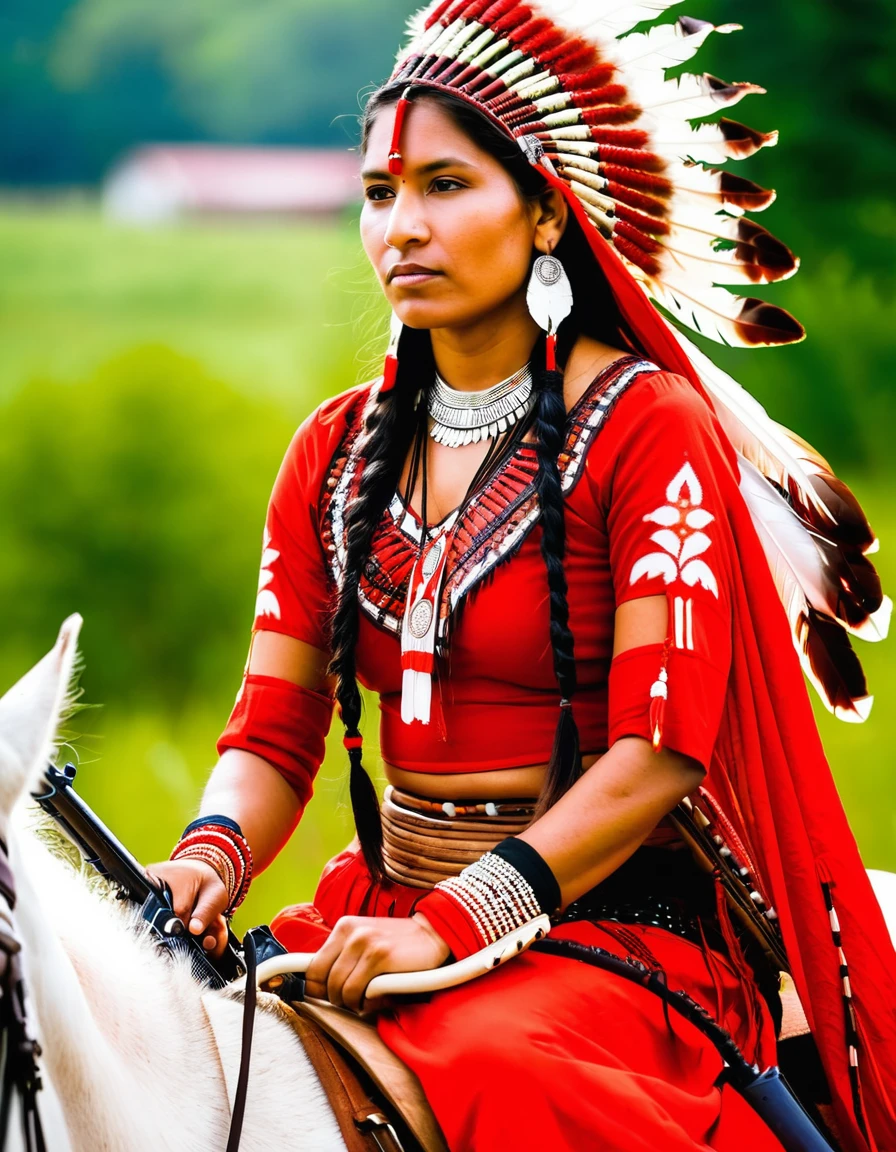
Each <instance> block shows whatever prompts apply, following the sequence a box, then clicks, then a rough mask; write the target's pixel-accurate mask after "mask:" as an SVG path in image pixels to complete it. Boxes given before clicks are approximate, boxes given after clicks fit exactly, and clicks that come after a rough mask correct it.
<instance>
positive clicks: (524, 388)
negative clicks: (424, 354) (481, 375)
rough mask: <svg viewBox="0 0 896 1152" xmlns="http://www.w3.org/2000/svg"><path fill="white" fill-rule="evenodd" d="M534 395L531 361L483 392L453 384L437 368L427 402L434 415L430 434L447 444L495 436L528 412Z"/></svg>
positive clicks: (466, 442) (439, 441)
mask: <svg viewBox="0 0 896 1152" xmlns="http://www.w3.org/2000/svg"><path fill="white" fill-rule="evenodd" d="M532 396H533V388H532V369H531V368H530V367H529V365H528V364H524V365H523V366H522V368H520V369H519V370H518V371H516V372H514V374H513V375H512V376H508V377H507V379H506V380H502V381H500V383H498V384H493V385H492V386H491V388H484V389H483V390H482V391H481V392H462V391H460V390H458V389H457V388H452V387H451V385H450V384H448V383H447V382H446V381H445V380H443V379H442V377H441V376H440V375H439V374H438V372H436V380H435V384H434V385H433V387H432V389H431V391H430V393H429V400H428V404H427V408H428V410H429V414H430V416H431V417H432V419H433V425H432V427H431V428H430V430H429V434H430V436H431V437H432V438H433V440H435V441H436V442H437V443H439V444H444V445H445V447H446V448H459V447H461V445H463V444H471V443H477V442H478V441H480V440H493V439H494V438H495V437H496V436H499V435H500V434H501V433H502V432H506V431H507V429H508V428H512V427H513V425H514V424H516V422H517V420H521V419H522V418H523V417H524V416H525V415H526V414H527V412H528V411H529V409H530V408H531V406H532Z"/></svg>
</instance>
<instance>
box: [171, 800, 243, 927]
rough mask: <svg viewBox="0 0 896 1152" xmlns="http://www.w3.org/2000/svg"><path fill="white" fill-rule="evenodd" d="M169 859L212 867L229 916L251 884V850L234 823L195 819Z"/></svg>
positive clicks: (213, 819) (216, 818)
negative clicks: (223, 891)
mask: <svg viewBox="0 0 896 1152" xmlns="http://www.w3.org/2000/svg"><path fill="white" fill-rule="evenodd" d="M225 819H226V818H225ZM171 859H172V860H202V861H203V862H204V863H206V864H209V865H211V867H212V868H214V870H215V871H216V872H217V873H218V875H219V876H220V877H221V880H222V882H223V884H224V886H225V888H226V889H227V910H226V911H227V915H228V916H229V915H230V914H231V913H232V912H234V911H235V910H236V909H237V908H239V906H240V904H242V902H243V901H244V900H245V898H246V894H247V892H248V891H249V885H250V884H251V882H252V851H251V849H250V848H249V844H248V842H247V840H246V838H245V836H243V834H242V832H241V831H240V828H239V825H238V824H237V823H236V822H235V821H233V820H229V819H227V821H226V823H224V822H223V821H222V822H219V818H218V817H212V818H211V819H206V820H204V821H197V820H194V821H193V823H192V824H190V825H189V826H188V829H187V831H186V832H185V833H184V835H183V836H182V837H181V839H180V840H179V841H178V842H177V844H176V845H175V846H174V851H173V852H172V853H171Z"/></svg>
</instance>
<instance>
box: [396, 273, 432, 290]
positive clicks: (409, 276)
mask: <svg viewBox="0 0 896 1152" xmlns="http://www.w3.org/2000/svg"><path fill="white" fill-rule="evenodd" d="M441 275H442V273H441V272H402V273H401V274H400V275H398V276H393V277H392V279H391V281H390V283H391V284H394V285H395V286H396V287H398V288H413V287H415V286H416V285H417V284H426V283H427V282H428V281H429V280H435V278H436V277H437V276H441Z"/></svg>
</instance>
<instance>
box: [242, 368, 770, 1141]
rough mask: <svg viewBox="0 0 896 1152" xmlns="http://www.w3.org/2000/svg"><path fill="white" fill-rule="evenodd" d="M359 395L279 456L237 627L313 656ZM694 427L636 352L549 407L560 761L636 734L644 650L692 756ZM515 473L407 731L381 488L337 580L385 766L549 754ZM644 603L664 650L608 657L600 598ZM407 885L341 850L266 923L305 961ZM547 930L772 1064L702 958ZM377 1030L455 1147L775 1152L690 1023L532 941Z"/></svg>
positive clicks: (708, 676)
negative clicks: (248, 615)
mask: <svg viewBox="0 0 896 1152" xmlns="http://www.w3.org/2000/svg"><path fill="white" fill-rule="evenodd" d="M368 395H369V387H368V386H364V387H362V388H356V389H352V390H351V391H350V392H348V393H345V394H343V395H342V396H340V397H337V398H336V399H334V400H332V401H328V402H327V403H326V404H324V405H323V406H322V407H321V408H320V409H318V411H317V412H316V413H314V414H313V415H312V416H311V417H310V418H309V419H308V420H307V421H306V422H305V424H304V425H303V426H302V428H301V429H300V430H299V432H298V433H297V435H296V437H295V439H294V441H293V443H292V445H291V446H290V449H289V452H288V453H287V456H286V459H285V461H284V464H283V467H282V469H281V472H280V475H279V477H278V480H277V483H276V486H275V489H274V494H273V497H272V500H271V505H270V509H269V514H268V520H267V525H266V551H265V557H266V564H265V566H264V575H263V580H262V584H263V587H262V592H261V594H260V597H259V613H258V616H257V618H256V624H255V626H256V628H258V629H270V630H274V631H281V632H284V633H287V634H288V635H291V636H295V637H297V638H298V639H301V640H304V641H306V642H308V643H310V644H313V645H315V646H316V647H320V648H325V647H326V620H327V614H328V612H329V610H330V605H331V598H332V595H333V591H334V589H335V581H336V579H337V578H338V576H339V573H340V566H341V562H342V555H343V550H344V536H343V516H344V510H345V507H346V503H347V501H348V500H350V499H351V496H352V492H353V484H355V483H357V476H356V472H357V468H356V457H355V454H354V452H353V449H354V445H355V438H356V435H357V431H358V427H359V421H360V416H361V411H362V408H363V405H364V403H365V402H366V400H367V398H368ZM718 436H719V432H718V429H717V428H716V426H715V422H714V418H713V416H712V414H711V412H710V411H709V409H708V408H707V406H706V404H705V403H704V401H703V400H702V399H701V398H700V396H698V395H697V393H696V392H695V391H694V389H693V388H692V387H691V385H690V384H689V383H688V382H687V381H685V380H683V379H682V378H681V377H678V376H675V375H672V374H669V373H665V372H661V371H659V370H657V368H656V366H655V365H653V364H651V363H650V362H646V361H644V360H640V359H638V358H636V357H629V358H626V359H625V360H623V361H621V362H619V363H618V364H617V365H614V366H612V367H611V368H610V369H608V370H607V371H605V372H604V373H602V374H601V376H599V377H598V379H597V380H595V381H594V382H593V383H592V385H591V386H590V387H589V388H588V389H587V390H586V392H585V394H584V395H583V396H582V398H581V399H580V400H579V401H578V403H577V404H576V405H575V407H574V408H573V409H572V410H571V412H570V419H569V426H568V435H567V440H566V447H565V451H564V453H563V454H562V456H561V459H560V467H561V475H562V481H563V487H564V493H565V500H566V522H567V559H566V570H567V575H568V582H569V593H568V600H569V606H570V625H571V628H572V631H573V635H574V637H575V652H576V662H577V673H578V682H579V689H578V692H577V694H576V697H575V703H574V707H575V714H576V719H577V722H578V726H579V730H580V734H581V746H582V749H583V751H584V752H599V751H602V750H605V749H607V748H608V747H610V745H611V744H612V743H613V742H614V741H615V740H616V739H617V738H619V737H620V736H625V735H639V736H645V737H648V736H649V735H650V725H649V721H648V713H649V705H650V686H651V683H652V682H653V681H654V680H655V679H656V677H657V674H658V671H659V669H660V666H661V663H664V664H665V666H666V669H667V674H668V686H669V697H668V703H667V706H666V710H665V717H664V721H663V738H664V742H665V743H666V744H667V745H668V746H669V747H672V748H674V749H675V750H677V751H680V752H683V753H685V754H687V755H689V756H692V757H694V758H695V759H697V760H698V761H699V762H700V763H701V764H703V765H704V767H706V768H710V766H711V761H712V757H713V747H714V743H715V739H716V735H717V732H718V728H719V722H720V716H721V713H722V709H723V705H724V699H725V688H726V680H727V675H728V669H729V663H730V656H731V635H732V620H731V597H730V564H731V561H732V555H733V549H732V548H731V545H730V540H729V538H728V535H727V533H728V526H727V522H726V508H725V502H724V499H723V498H722V497H721V496H720V494H719V491H718V487H717V484H716V476H717V474H718V472H719V469H720V461H721V450H720V446H719V439H718ZM535 467H536V464H535V453H534V450H533V449H532V448H531V446H528V445H522V446H521V447H520V448H519V449H518V451H517V452H516V453H515V455H514V456H513V457H512V458H511V459H510V461H508V462H507V464H505V466H504V467H503V468H502V469H501V470H500V472H499V474H498V475H497V476H496V477H495V479H494V480H493V481H492V482H491V483H490V484H489V486H488V489H487V490H486V492H485V493H484V494H483V496H482V497H481V498H480V499H479V500H477V501H476V502H475V503H474V504H473V505H472V506H471V508H469V509H468V510H467V512H466V513H465V515H464V517H463V519H462V522H461V524H460V526H459V528H458V530H457V531H456V533H455V535H454V538H453V543H452V547H451V552H450V558H449V567H448V576H447V580H446V584H445V588H444V593H443V598H442V604H441V628H440V640H441V649H442V652H443V656H442V659H441V661H440V664H439V677H438V689H437V691H436V693H435V697H436V698H437V699H438V701H439V707H438V708H437V709H436V711H435V715H434V718H433V722H432V723H431V724H429V725H421V724H414V725H411V726H406V725H404V724H403V723H402V721H401V717H400V687H401V669H400V659H399V656H400V653H399V638H398V633H399V629H400V623H401V615H402V610H403V593H404V591H405V590H406V584H407V579H408V576H409V573H410V568H411V565H412V563H413V558H414V549H415V534H416V533H419V524H418V523H417V522H416V520H415V518H414V516H413V514H411V513H410V512H409V511H408V510H407V509H405V508H404V507H403V505H402V503H401V500H400V499H399V498H398V497H396V499H395V500H394V501H393V503H392V506H391V508H390V509H389V510H388V511H387V513H386V514H385V516H384V517H383V520H382V523H381V524H380V527H379V529H378V531H377V533H376V535H375V538H374V543H373V548H372V553H371V559H370V562H369V563H368V565H367V567H366V569H365V573H364V577H363V580H362V584H361V604H362V624H361V631H360V638H359V644H358V651H357V662H358V670H359V678H360V679H361V681H362V682H363V683H364V684H365V685H366V686H367V687H369V688H371V689H372V690H374V691H376V692H377V693H378V694H379V697H380V708H381V747H382V751H383V756H384V758H385V759H386V760H387V761H388V762H390V763H393V764H396V765H398V766H400V767H403V768H408V769H413V770H416V771H421V772H457V771H464V772H475V771H488V770H489V769H494V768H503V767H511V766H521V765H526V764H531V763H536V762H544V761H547V760H548V759H549V756H550V749H551V742H552V739H553V731H554V726H555V724H556V718H557V707H558V695H557V687H556V681H555V679H554V674H553V669H552V663H551V653H550V648H549V645H548V642H547V637H548V632H549V628H548V604H547V583H546V578H545V572H544V565H543V561H542V559H541V556H540V552H539V543H538V530H537V528H536V524H537V501H536V498H535V496H534V492H533V487H532V481H533V477H534V474H535ZM657 593H660V594H665V595H667V597H668V598H669V604H670V621H671V632H670V641H671V643H670V645H669V648H668V650H667V651H665V652H664V646H663V645H662V644H658V645H648V646H645V647H644V648H639V649H636V650H633V651H632V652H630V653H626V654H625V655H624V656H623V657H621V658H619V659H617V660H616V661H613V660H612V643H613V613H614V610H615V607H616V605H618V604H619V603H621V602H623V601H624V600H627V599H630V598H633V597H637V596H645V595H654V594H657ZM461 609H462V611H461ZM245 723H246V720H245V716H244V715H243V713H242V712H241V707H240V705H238V706H237V709H236V710H235V714H234V717H233V718H232V721H231V724H230V726H229V727H228V732H226V733H225V735H224V736H223V737H222V740H221V743H220V745H219V747H220V749H221V750H223V749H224V748H226V747H232V746H239V743H240V741H239V735H240V733H241V732H242V731H243V729H244V727H245ZM299 784H300V791H303V792H304V791H306V785H305V784H304V783H302V782H299ZM420 895H421V892H420V890H418V889H413V888H409V887H405V886H403V885H400V884H396V883H393V882H391V881H386V882H384V883H383V884H381V885H373V884H372V883H371V881H370V877H369V876H368V874H367V872H366V869H365V868H364V865H363V862H362V859H361V857H360V854H359V852H358V851H357V849H355V848H350V849H348V850H347V851H346V852H344V853H342V854H341V855H340V856H339V857H337V858H336V859H335V860H333V861H331V862H330V864H329V865H328V866H327V868H326V870H325V872H324V875H323V878H322V880H321V883H320V886H319V888H318V891H317V893H316V895H315V899H314V903H313V905H310V906H309V905H304V906H303V905H300V906H297V907H294V908H290V909H286V910H284V911H283V912H282V913H281V914H280V915H279V916H278V917H277V918H276V920H275V921H274V930H275V932H276V933H277V935H278V937H279V938H280V939H281V940H282V942H283V943H284V944H285V945H286V946H287V947H289V948H290V949H293V950H299V951H304V950H309V949H313V948H316V947H318V946H319V944H320V943H321V941H322V940H323V939H324V937H325V935H326V932H327V931H328V930H329V929H330V928H331V927H332V926H333V925H334V924H335V922H336V920H337V919H338V918H339V917H340V916H341V915H345V914H368V915H407V914H408V913H409V911H410V909H411V905H412V904H413V902H414V900H415V899H417V898H419V896H420ZM553 935H555V936H564V937H567V938H570V939H575V940H578V941H580V942H582V943H593V944H598V945H600V946H602V947H605V948H609V949H610V950H612V951H615V952H617V953H618V954H619V955H623V956H625V955H628V954H629V952H630V951H631V950H632V948H635V949H636V950H641V951H642V952H643V951H644V950H645V949H646V951H647V952H649V953H650V954H651V955H652V957H653V958H654V959H655V962H656V963H658V964H659V965H660V966H661V967H662V968H663V969H664V970H665V972H666V973H667V977H668V981H669V983H670V985H671V986H673V987H677V988H682V989H684V990H686V991H687V992H689V993H690V994H691V995H692V996H693V997H694V998H695V999H696V1000H698V1002H700V1003H702V1004H704V1005H705V1006H706V1007H707V1008H708V1009H709V1010H710V1011H711V1012H713V1014H714V1015H715V1016H716V1017H717V1019H719V1021H720V1022H721V1023H722V1024H723V1025H724V1026H725V1027H726V1028H727V1030H728V1031H729V1032H730V1033H731V1035H732V1036H733V1037H734V1038H735V1040H736V1041H737V1042H738V1043H739V1044H740V1046H741V1048H742V1050H743V1051H744V1053H745V1055H746V1056H747V1057H748V1059H749V1060H750V1061H755V1062H757V1063H759V1064H760V1065H761V1066H763V1067H765V1066H767V1065H769V1064H772V1063H774V1062H775V1039H774V1033H773V1028H772V1025H771V1020H770V1017H769V1014H768V1010H767V1009H766V1008H765V1005H764V1003H763V1004H761V1007H759V1008H758V1010H757V1008H756V1006H755V1003H754V1001H755V999H756V998H754V997H751V996H749V995H746V994H745V989H744V987H743V982H742V979H741V977H740V976H738V974H737V973H736V972H735V970H734V968H733V967H732V966H731V965H730V964H729V963H728V961H727V960H726V959H725V958H724V957H722V956H720V955H719V954H718V953H710V952H709V951H708V949H705V948H701V947H699V946H698V945H696V944H694V943H691V942H689V941H687V940H684V939H682V938H680V937H678V936H675V935H673V934H672V933H671V932H668V931H666V930H664V929H661V928H656V927H647V926H640V925H633V926H627V927H626V928H625V929H624V930H623V931H622V932H621V933H620V930H619V925H614V924H606V925H603V926H601V925H599V924H598V925H596V924H592V923H589V922H580V923H575V924H568V925H564V926H562V927H560V928H557V929H555V930H554V933H553ZM379 1029H380V1032H381V1035H382V1036H383V1038H384V1039H385V1040H386V1042H387V1043H388V1044H389V1046H390V1047H391V1048H392V1049H393V1050H394V1051H395V1052H396V1053H398V1054H399V1055H400V1056H402V1058H404V1059H405V1060H406V1061H407V1062H408V1063H409V1064H410V1066H411V1067H412V1068H413V1069H414V1070H415V1071H416V1073H417V1074H418V1076H419V1077H420V1079H421V1081H422V1083H423V1086H424V1089H425V1090H426V1092H427V1095H428V1097H429V1099H430V1101H431V1102H432V1105H433V1108H434V1110H435V1112H436V1115H437V1116H438V1118H439V1120H440V1122H441V1124H442V1127H443V1130H444V1131H445V1134H446V1137H447V1140H448V1143H449V1146H450V1147H451V1148H452V1149H455V1150H461V1149H477V1150H481V1152H497V1150H498V1149H502V1150H503V1149H506V1148H510V1147H517V1148H552V1149H557V1150H562V1149H567V1148H568V1149H579V1148H582V1147H584V1146H587V1145H588V1144H589V1143H594V1142H599V1146H600V1147H601V1148H606V1149H611V1148H619V1149H623V1148H625V1149H632V1148H643V1149H645V1150H646V1149H657V1148H664V1149H682V1150H684V1149H695V1148H702V1147H713V1148H719V1149H735V1148H744V1147H750V1148H756V1149H760V1148H768V1149H777V1148H779V1144H778V1142H777V1140H775V1138H774V1137H772V1136H771V1134H770V1133H769V1132H768V1131H767V1129H766V1128H765V1126H764V1125H763V1124H762V1123H761V1122H760V1121H759V1120H758V1118H757V1117H756V1116H755V1114H754V1113H753V1112H752V1110H751V1109H750V1108H749V1107H748V1106H747V1105H746V1104H745V1103H744V1102H743V1101H742V1099H741V1098H740V1097H739V1096H738V1095H737V1094H736V1093H735V1092H734V1091H733V1090H731V1089H728V1088H725V1089H724V1090H720V1089H718V1088H717V1087H716V1086H715V1081H716V1079H717V1077H718V1076H719V1073H720V1072H721V1070H722V1063H721V1059H720V1057H719V1056H718V1054H717V1053H716V1051H715V1049H714V1048H712V1046H711V1045H710V1044H709V1042H708V1041H707V1040H706V1039H705V1038H704V1037H703V1036H702V1035H701V1034H700V1033H699V1032H697V1030H696V1029H695V1028H693V1027H692V1026H690V1025H689V1024H686V1023H685V1022H683V1021H679V1020H671V1021H670V1020H667V1019H666V1016H665V1014H664V1012H663V1009H662V1005H661V1004H660V1002H659V1001H658V1000H657V999H656V998H655V997H654V995H653V994H652V993H650V992H648V991H645V990H642V989H637V988H631V987H629V986H626V985H625V984H624V983H622V982H621V981H620V980H619V979H618V978H617V977H614V976H612V975H608V974H605V973H602V972H599V971H596V970H594V969H591V968H586V967H585V966H583V965H580V964H578V963H577V962H575V961H572V960H562V959H557V958H554V957H549V956H545V955H536V954H533V953H530V954H528V955H526V956H524V957H522V958H520V959H518V960H515V961H514V962H512V963H511V964H509V965H507V966H506V967H505V968H502V969H501V970H500V971H499V972H496V973H494V974H491V975H490V976H489V977H488V978H487V979H483V980H480V981H477V982H474V983H473V984H470V985H467V986H465V987H463V988H460V989H457V990H454V991H450V992H445V993H440V994H438V995H435V996H433V997H432V998H431V1000H430V1001H429V1002H427V1003H425V1004H414V1005H411V1006H405V1007H400V1008H397V1009H395V1010H393V1011H392V1012H389V1013H386V1014H384V1015H383V1016H382V1017H381V1018H380V1021H379Z"/></svg>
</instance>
